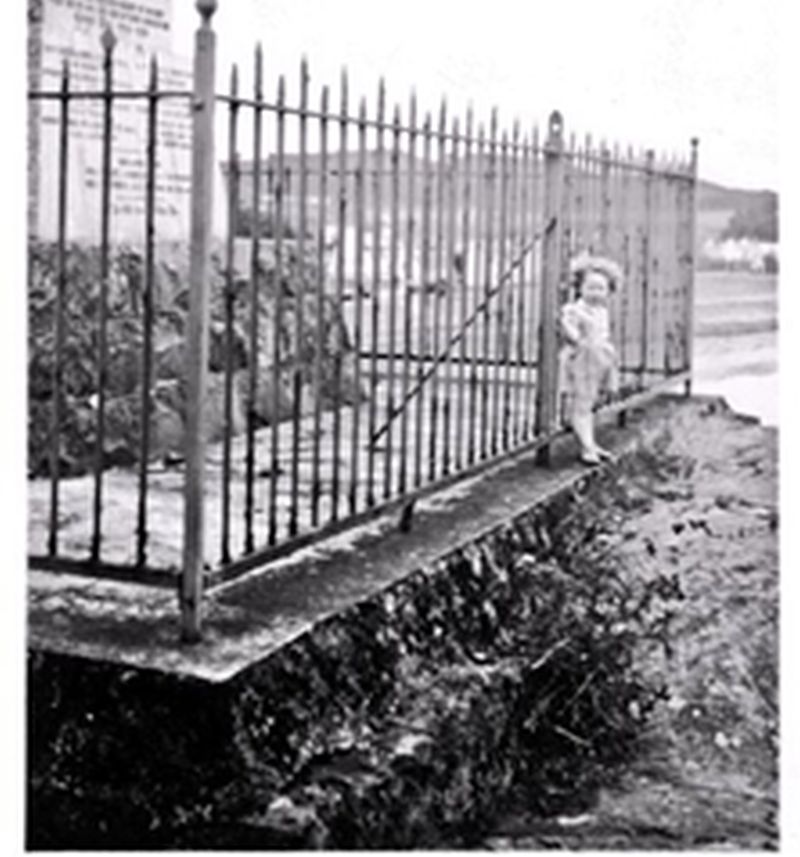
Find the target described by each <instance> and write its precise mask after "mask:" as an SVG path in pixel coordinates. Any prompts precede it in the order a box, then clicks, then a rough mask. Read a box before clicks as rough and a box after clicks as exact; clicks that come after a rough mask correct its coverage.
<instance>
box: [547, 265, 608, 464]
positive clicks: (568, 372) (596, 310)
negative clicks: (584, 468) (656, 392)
mask: <svg viewBox="0 0 800 857" xmlns="http://www.w3.org/2000/svg"><path fill="white" fill-rule="evenodd" d="M570 273H571V281H572V286H573V288H574V290H575V293H576V299H575V300H573V301H570V302H569V303H566V304H565V305H564V307H563V308H562V310H561V333H562V336H563V341H564V344H563V347H562V349H561V352H560V354H559V364H560V376H561V377H560V389H561V391H562V407H564V409H565V416H566V421H567V423H568V424H569V426H570V427H571V428H572V430H573V431H574V432H575V435H576V436H577V438H578V442H579V444H580V450H581V451H580V457H581V461H583V462H584V463H585V464H599V463H600V461H601V459H602V458H607V457H608V456H609V455H610V453H609V452H608V451H607V450H605V449H603V448H602V447H600V446H598V445H597V443H596V442H595V439H594V417H593V409H594V405H595V404H596V403H597V401H598V399H599V397H600V394H601V392H602V391H604V390H605V391H607V392H608V393H612V394H613V393H616V392H617V387H618V376H617V355H616V350H615V348H614V345H613V343H612V342H611V335H610V329H609V317H608V298H609V294H610V293H611V292H612V291H613V290H614V289H615V288H616V285H617V283H618V282H619V281H620V280H621V271H620V269H619V267H618V266H617V265H616V263H614V262H612V261H611V260H610V259H605V258H603V257H602V256H589V255H581V256H578V257H576V258H575V259H573V260H572V263H571V265H570Z"/></svg>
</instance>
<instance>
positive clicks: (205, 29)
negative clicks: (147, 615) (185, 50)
mask: <svg viewBox="0 0 800 857" xmlns="http://www.w3.org/2000/svg"><path fill="white" fill-rule="evenodd" d="M196 6H197V9H198V11H199V12H200V15H201V19H202V21H201V25H200V27H199V28H198V29H197V31H196V34H195V56H194V102H193V106H194V113H193V123H192V141H193V144H192V200H191V239H190V245H189V296H190V297H189V322H188V328H187V361H186V441H185V444H186V483H185V503H184V527H183V575H182V580H181V592H180V605H181V620H182V623H181V627H182V636H183V640H184V641H185V642H197V641H198V640H199V639H200V626H201V617H202V598H203V547H204V541H205V527H204V523H205V515H204V499H205V491H204V475H205V474H204V471H205V426H204V421H203V408H204V400H205V395H206V380H207V377H208V330H209V325H208V305H209V288H210V283H209V259H210V255H211V254H210V243H211V241H210V239H211V212H212V210H213V208H212V203H213V199H212V194H213V176H214V67H215V53H216V34H215V33H214V31H213V30H212V28H211V16H212V15H213V14H214V10H215V9H216V3H215V2H213V0H198V2H197V4H196Z"/></svg>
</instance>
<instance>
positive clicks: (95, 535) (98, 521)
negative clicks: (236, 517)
mask: <svg viewBox="0 0 800 857" xmlns="http://www.w3.org/2000/svg"><path fill="white" fill-rule="evenodd" d="M102 44H103V155H102V158H103V163H102V179H101V215H100V218H101V219H100V294H99V298H98V321H97V324H98V349H97V423H96V425H97V427H96V432H97V435H96V437H95V455H94V506H93V515H92V522H93V523H92V549H91V559H92V562H99V560H100V540H101V537H102V535H101V530H102V515H103V466H104V460H103V459H104V457H105V455H104V446H105V427H106V426H105V419H106V375H107V370H108V367H107V365H106V364H107V362H108V330H107V327H108V280H109V258H108V256H109V228H110V221H111V143H112V133H113V129H112V111H113V105H114V101H113V92H112V90H113V74H114V68H113V53H114V45H115V44H116V39H115V38H114V34H113V33H112V32H111V29H110V28H108V27H107V28H106V29H105V30H104V31H103V36H102Z"/></svg>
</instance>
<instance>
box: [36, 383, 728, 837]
mask: <svg viewBox="0 0 800 857" xmlns="http://www.w3.org/2000/svg"><path fill="white" fill-rule="evenodd" d="M709 407H711V408H714V409H719V410H724V409H725V406H724V404H722V403H718V402H715V401H714V400H708V401H698V400H692V401H688V400H677V399H671V398H663V399H661V400H659V401H657V402H655V403H653V404H652V405H651V406H650V407H649V408H648V409H647V410H646V411H643V412H640V413H637V414H635V415H632V417H631V419H630V420H629V422H628V426H627V427H626V428H625V429H624V430H623V429H617V428H610V427H608V428H607V429H606V430H605V431H604V432H603V436H602V440H603V441H604V442H605V443H606V445H608V446H610V447H611V448H613V449H614V450H615V451H616V452H618V453H620V454H623V453H625V452H627V451H630V450H631V449H632V448H633V447H634V445H635V443H636V442H637V438H639V439H641V438H642V437H645V436H648V434H649V435H650V436H652V435H653V433H657V432H658V431H659V427H662V428H663V422H664V420H665V419H667V418H668V417H669V416H670V414H671V413H672V412H673V411H674V409H675V408H690V409H700V408H709ZM573 455H574V452H572V450H571V448H570V444H569V443H567V442H565V443H560V444H558V445H557V447H556V449H555V450H554V456H553V466H552V467H551V469H549V470H547V471H544V470H542V469H540V468H536V467H535V466H534V464H533V460H532V458H533V456H532V455H531V456H530V457H526V456H521V457H520V458H519V459H517V460H515V461H512V462H508V463H506V464H504V465H503V466H501V467H499V468H497V470H496V471H493V472H491V473H488V474H486V475H484V476H482V477H481V478H479V479H476V480H472V481H471V482H469V483H464V484H461V485H459V486H457V487H454V488H451V489H449V490H448V491H447V492H445V493H444V494H443V495H440V496H436V497H432V498H430V499H429V500H427V501H426V502H425V503H420V507H419V508H418V509H417V511H416V515H415V520H414V524H413V527H412V530H411V532H410V533H402V532H400V531H399V530H398V529H397V526H396V522H394V521H385V520H384V521H379V522H375V523H374V524H371V525H369V526H365V527H363V528H359V530H358V531H356V532H353V533H349V534H348V535H347V536H346V537H345V536H340V537H337V538H336V539H332V540H330V542H329V543H327V544H326V545H325V546H317V547H316V548H315V549H314V550H313V551H312V550H309V551H306V552H304V554H303V555H302V556H299V557H295V558H294V559H293V560H292V561H291V562H288V561H287V562H284V563H281V564H280V565H279V566H278V567H273V568H270V569H269V570H267V571H264V572H254V573H251V574H249V575H248V576H247V577H245V578H241V579H239V580H237V581H235V582H233V583H231V584H229V585H226V586H224V587H220V588H219V589H218V590H216V591H215V592H214V593H213V594H212V596H211V598H210V602H211V603H210V606H209V611H208V619H207V628H208V633H207V636H206V639H205V640H204V642H203V643H202V644H200V645H198V646H194V647H181V646H179V645H178V641H177V636H176V628H177V623H176V615H177V611H176V605H175V603H174V597H173V598H170V595H169V593H164V592H163V591H152V590H149V589H146V588H143V587H136V586H130V585H125V584H112V583H105V582H99V581H86V580H78V579H74V578H68V577H64V576H55V575H47V574H45V573H41V572H37V573H34V574H32V578H31V613H30V658H29V689H30V695H29V727H30V728H29V741H30V749H31V752H30V754H29V774H30V783H29V845H30V846H31V847H48V848H54V847H55V848H63V847H71V848H84V847H92V848H95V847H129V848H130V847H136V848H140V847H173V846H174V847H180V846H181V845H187V844H191V845H195V846H198V845H205V846H207V847H216V846H215V844H214V843H216V844H217V845H219V846H220V847H260V848H265V847H311V846H319V847H354V845H358V844H359V843H360V844H361V845H362V846H363V845H364V841H363V839H360V838H359V837H363V835H364V829H359V830H349V831H348V830H343V829H342V828H341V825H342V824H345V822H346V819H348V818H353V817H355V816H354V813H355V812H356V811H358V813H361V814H362V815H363V814H366V817H368V819H370V821H369V825H370V826H369V830H370V831H371V833H370V836H373V837H377V838H374V839H372V843H373V844H375V843H378V842H382V843H385V844H388V845H391V844H395V845H397V844H398V843H399V844H403V843H406V844H407V845H409V846H410V845H417V846H419V845H420V843H421V842H424V841H426V839H425V837H426V831H427V832H428V833H430V831H431V830H432V829H433V828H434V827H435V828H436V829H437V830H439V831H440V832H441V831H442V830H447V829H453V830H455V829H456V828H461V829H463V827H464V825H465V824H466V825H468V824H469V823H470V820H471V819H473V818H474V817H476V816H477V815H479V814H480V813H481V812H483V811H485V809H486V808H487V806H488V804H489V803H491V801H493V800H497V798H498V796H501V795H502V792H503V788H505V786H507V784H508V783H509V782H510V780H511V779H512V778H513V776H514V773H515V766H516V765H517V764H518V763H519V758H518V755H519V754H518V753H516V752H515V748H516V747H517V744H518V742H519V740H521V739H520V736H519V724H517V725H516V726H515V725H514V724H515V717H516V714H517V709H518V705H519V701H520V700H521V699H527V698H528V697H530V694H531V693H532V692H533V691H534V688H535V685H536V676H537V670H538V669H540V668H541V664H540V661H541V659H542V658H546V655H547V652H548V651H549V650H550V649H552V647H553V646H554V645H557V643H558V640H554V639H551V638H549V637H548V634H550V633H551V632H553V633H554V632H555V629H548V628H545V629H542V636H541V638H540V639H537V641H536V647H535V649H534V650H533V651H532V652H530V651H529V652H527V654H526V657H525V658H523V659H522V660H520V661H515V660H513V659H512V661H508V660H506V661H504V662H503V663H501V664H495V665H494V666H493V665H492V663H491V662H492V661H494V660H496V659H497V657H498V652H501V651H503V650H504V645H505V644H506V643H507V639H506V637H507V634H508V633H511V632H512V630H513V629H514V628H515V627H518V626H520V625H526V623H529V621H530V619H531V617H532V616H533V614H534V613H536V610H537V609H538V607H537V605H541V604H542V603H544V602H546V601H547V599H548V598H549V597H551V593H552V592H554V591H557V587H555V588H554V586H553V584H554V579H555V578H553V565H552V563H553V561H554V557H555V556H556V555H557V554H558V552H559V550H562V549H563V548H564V545H565V544H566V543H567V542H569V541H570V540H572V541H575V540H578V541H580V540H581V539H584V538H585V537H586V533H585V532H584V529H582V523H581V521H580V516H578V517H577V518H576V514H575V513H576V510H580V508H581V506H582V504H583V503H584V501H585V498H586V496H587V492H589V491H593V490H596V489H597V487H598V486H602V484H603V483H604V482H608V481H609V480H610V481H611V482H613V480H614V469H613V468H611V469H609V468H604V469H602V468H597V469H592V470H587V469H586V468H583V467H581V466H578V465H575V464H573V463H572V457H573ZM523 555H524V556H526V557H529V558H531V561H530V562H527V563H521V564H520V563H518V562H516V559H518V558H519V557H520V556H523ZM537 665H539V666H537ZM399 687H403V688H404V695H403V701H402V703H400V702H399V701H398V699H399V698H398V693H397V690H398V688H399ZM454 695H455V696H456V697H457V698H458V700H459V704H458V705H457V706H455V708H454V707H453V706H452V705H451V704H450V703H452V700H453V698H454ZM436 700H439V701H440V702H441V706H440V708H441V710H440V711H439V713H438V714H437V709H436V706H437V703H436ZM423 703H424V704H423ZM462 703H463V704H462ZM398 706H399V708H398ZM398 718H399V719H398ZM415 722H416V723H418V725H419V729H417V730H416V731H415V727H414V724H415ZM393 723H395V725H396V726H397V728H396V729H394V730H393V728H392V724H393ZM420 730H421V731H420ZM515 730H516V731H515ZM415 735H416V736H417V737H416V738H415V737H414V736H415ZM448 736H449V737H448ZM442 746H446V747H448V752H447V753H444V754H442V753H441V752H440V751H436V752H434V751H433V749H432V748H434V747H439V748H441V747H442ZM364 747H368V748H369V749H368V757H369V758H368V763H367V760H366V759H365V757H364V753H365V752H367V751H366V750H364V749H363V748H364ZM404 766H405V770H406V771H407V772H408V771H415V772H416V773H414V774H413V775H410V777H406V776H405V775H404V776H398V771H399V770H400V769H401V768H403V767H404ZM381 771H383V772H384V774H383V775H380V773H376V772H381ZM425 771H427V772H428V773H424V772H425ZM419 777H423V778H424V779H425V780H426V782H429V784H430V786H431V787H430V788H429V789H428V788H427V787H426V788H422V787H419V788H417V798H416V804H415V805H413V806H410V805H408V801H409V799H410V794H411V793H410V792H409V791H408V790H409V789H412V791H413V789H414V788H415V786H414V783H417V784H419V782H418V781H419ZM330 782H334V783H339V784H340V785H341V788H340V787H339V786H337V787H335V788H333V789H327V788H322V786H321V785H320V784H321V783H323V784H326V783H330ZM342 784H343V785H342ZM298 789H299V790H300V791H299V794H301V796H302V800H301V801H300V803H298V802H297V801H298V798H297V794H298ZM320 789H322V791H321V792H320ZM420 789H421V791H420ZM465 790H466V791H465ZM467 792H468V793H469V794H470V795H472V797H471V798H469V799H467V798H466V797H465V794H466V793H467ZM289 793H291V794H293V795H295V797H291V796H287V795H288V794H289ZM423 793H424V795H426V797H421V796H420V795H422V794H423ZM315 795H316V797H314V796H315ZM312 798H313V800H312ZM303 801H306V802H308V801H310V804H309V805H310V806H312V807H313V808H312V809H309V808H308V806H306V805H305V804H304V803H303ZM331 802H333V803H331ZM398 802H399V803H398ZM399 806H406V807H407V808H408V809H409V811H412V815H413V812H416V813H417V816H418V817H416V820H415V819H414V818H410V819H406V821H405V822H404V824H403V825H399V826H397V825H394V823H393V812H394V810H396V809H397V807H399ZM381 807H382V809H381ZM393 807H394V810H393V809H392V808H393ZM434 820H435V822H436V823H435V824H434V823H433V822H434ZM381 831H383V832H381ZM369 845H370V843H369V842H368V843H367V847H369Z"/></svg>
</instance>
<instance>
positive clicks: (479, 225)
mask: <svg viewBox="0 0 800 857" xmlns="http://www.w3.org/2000/svg"><path fill="white" fill-rule="evenodd" d="M484 144H485V132H484V128H483V124H482V123H481V124H479V126H478V139H477V147H476V153H475V252H474V254H473V255H474V259H475V262H474V265H473V276H472V289H471V291H472V305H473V312H476V311H477V307H478V304H479V290H480V283H481V280H482V279H483V269H482V267H481V262H482V260H481V246H482V241H481V238H482V234H483V209H484V205H483V202H484V186H483V162H484V157H483V156H484V153H483V149H484ZM478 331H479V325H478V319H477V318H476V319H475V322H474V323H473V325H472V337H471V339H472V342H471V345H472V348H471V351H472V355H471V357H472V359H471V362H470V373H469V374H470V377H469V443H468V446H467V463H468V464H470V465H472V464H474V463H475V457H476V455H477V452H478V449H477V438H476V430H477V427H478V412H477V411H478V366H479V361H478V352H479V347H480V339H479V334H478Z"/></svg>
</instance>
